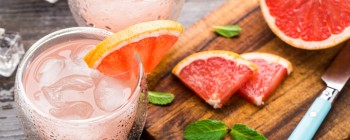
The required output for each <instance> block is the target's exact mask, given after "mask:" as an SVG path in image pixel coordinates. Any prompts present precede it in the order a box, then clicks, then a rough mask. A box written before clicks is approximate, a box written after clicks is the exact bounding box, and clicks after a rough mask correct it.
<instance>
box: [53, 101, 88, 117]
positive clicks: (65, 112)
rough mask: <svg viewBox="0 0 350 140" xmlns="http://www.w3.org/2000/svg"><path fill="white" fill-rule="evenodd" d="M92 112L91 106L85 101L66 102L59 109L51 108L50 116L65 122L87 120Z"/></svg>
mask: <svg viewBox="0 0 350 140" xmlns="http://www.w3.org/2000/svg"><path fill="white" fill-rule="evenodd" d="M93 112H94V109H93V107H92V105H91V104H90V103H88V102H85V101H75V102H67V103H65V104H64V105H63V106H61V107H59V108H51V109H50V110H49V113H50V114H51V115H52V116H55V117H57V118H61V119H67V120H80V119H88V118H90V116H91V115H92V113H93Z"/></svg>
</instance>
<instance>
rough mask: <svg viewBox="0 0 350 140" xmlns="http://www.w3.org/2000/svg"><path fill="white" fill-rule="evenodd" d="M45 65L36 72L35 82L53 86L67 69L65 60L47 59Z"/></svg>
mask: <svg viewBox="0 0 350 140" xmlns="http://www.w3.org/2000/svg"><path fill="white" fill-rule="evenodd" d="M42 63H43V64H42V65H41V66H40V67H39V69H38V70H37V71H35V74H34V75H35V80H36V81H38V83H41V84H52V83H54V82H55V81H56V80H57V77H58V76H59V75H60V73H61V72H62V71H63V70H64V68H65V62H64V58H61V59H57V58H47V59H46V60H43V62H42Z"/></svg>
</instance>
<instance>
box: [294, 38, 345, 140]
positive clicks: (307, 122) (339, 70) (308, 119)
mask: <svg viewBox="0 0 350 140" xmlns="http://www.w3.org/2000/svg"><path fill="white" fill-rule="evenodd" d="M349 61H350V41H348V42H347V43H346V45H345V46H344V47H343V48H342V49H341V50H340V51H339V53H338V55H337V56H336V58H335V59H334V60H333V62H332V64H331V65H330V66H329V67H328V68H327V70H326V71H325V72H324V73H323V75H322V77H321V79H322V80H323V81H324V82H325V83H326V85H327V87H326V88H325V89H324V90H323V91H322V92H321V94H320V96H319V97H317V98H316V100H315V101H314V102H313V103H312V105H311V107H310V108H309V109H308V111H307V112H306V114H305V115H304V117H303V118H302V120H301V121H300V122H299V124H298V125H297V127H296V128H295V129H294V131H293V132H292V134H291V135H290V137H289V138H288V140H311V139H312V138H313V136H314V135H315V133H316V131H317V129H318V128H319V127H320V125H321V123H322V122H323V120H324V118H325V117H326V116H327V114H328V112H329V110H330V109H331V107H332V104H333V102H334V101H335V99H336V97H337V96H338V95H339V93H340V91H341V90H342V88H343V87H344V85H345V84H346V82H347V81H348V80H349V77H350V63H349Z"/></svg>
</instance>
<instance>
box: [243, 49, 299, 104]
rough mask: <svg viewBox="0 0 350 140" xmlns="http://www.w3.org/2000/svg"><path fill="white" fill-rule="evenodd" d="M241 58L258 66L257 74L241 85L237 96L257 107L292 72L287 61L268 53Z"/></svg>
mask: <svg viewBox="0 0 350 140" xmlns="http://www.w3.org/2000/svg"><path fill="white" fill-rule="evenodd" d="M241 56H242V57H243V58H245V59H247V60H249V61H251V62H253V63H255V64H256V65H257V66H258V72H257V73H256V74H255V75H254V76H252V77H251V78H250V79H249V81H248V82H246V83H244V84H243V85H242V87H241V88H240V89H239V94H240V95H242V96H243V97H245V98H246V99H248V100H249V101H250V102H252V103H254V104H256V105H257V106H261V105H263V104H264V101H265V100H266V99H267V98H268V97H269V96H270V95H271V93H273V92H274V90H275V89H276V88H277V87H278V85H280V83H281V82H282V81H283V79H284V78H285V77H286V76H287V75H289V74H290V73H291V72H292V70H293V68H292V64H291V63H290V62H289V61H288V60H287V59H284V58H282V57H280V56H277V55H273V54H269V53H260V52H253V53H245V54H242V55H241Z"/></svg>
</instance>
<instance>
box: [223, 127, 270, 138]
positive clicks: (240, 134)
mask: <svg viewBox="0 0 350 140" xmlns="http://www.w3.org/2000/svg"><path fill="white" fill-rule="evenodd" d="M230 135H231V137H232V139H234V140H267V139H266V138H265V137H264V136H263V135H261V134H259V133H258V132H257V131H256V130H254V129H252V128H250V127H248V126H246V125H244V124H235V125H234V126H233V127H232V128H231V132H230Z"/></svg>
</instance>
